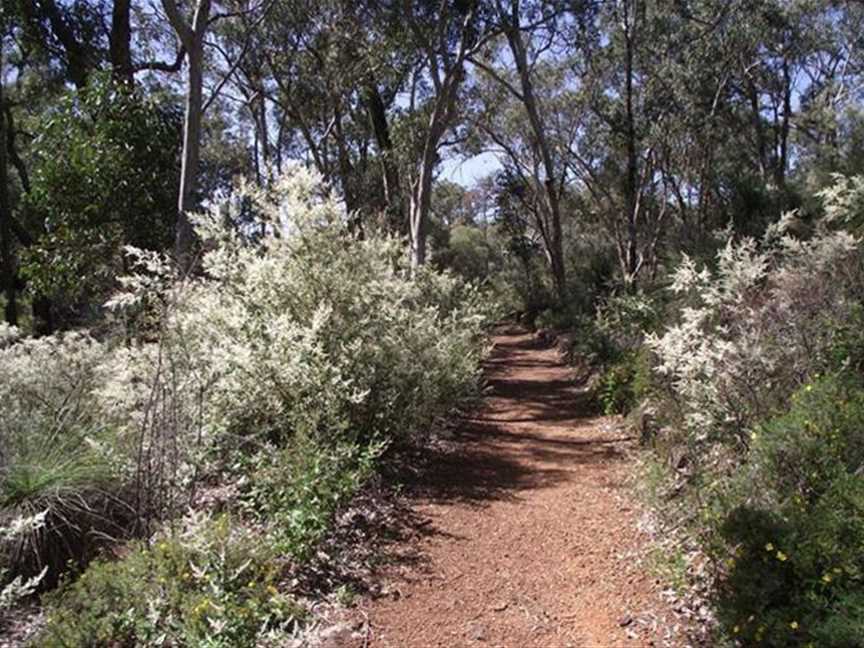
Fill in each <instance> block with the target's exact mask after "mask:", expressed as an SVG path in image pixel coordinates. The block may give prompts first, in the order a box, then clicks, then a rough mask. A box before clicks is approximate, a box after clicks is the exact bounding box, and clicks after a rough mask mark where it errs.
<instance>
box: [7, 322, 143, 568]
mask: <svg viewBox="0 0 864 648" xmlns="http://www.w3.org/2000/svg"><path fill="white" fill-rule="evenodd" d="M7 339H8V340H10V341H11V340H12V339H14V335H13V333H12V332H11V331H10V332H8V333H7ZM0 344H2V343H0ZM105 355H106V348H105V346H104V345H103V344H101V343H99V342H97V341H95V340H93V339H92V338H90V337H89V336H87V335H84V334H79V333H68V334H65V335H62V336H56V337H45V338H40V339H22V340H19V341H17V342H14V343H9V344H7V346H6V347H5V348H3V347H2V346H0V403H2V407H3V411H2V416H0V525H2V524H4V523H6V522H9V521H10V520H12V519H16V518H20V517H24V518H29V517H32V516H35V515H41V518H42V524H40V525H39V526H38V527H34V528H32V529H31V530H30V531H29V532H27V533H20V534H16V535H15V536H14V537H12V538H3V539H2V541H0V568H2V569H6V570H8V571H9V573H10V574H12V575H21V576H24V577H32V576H34V575H36V574H38V573H40V572H42V571H43V569H44V568H46V567H48V568H49V572H48V574H47V576H46V578H45V582H46V583H53V582H56V579H57V576H58V574H59V572H60V571H61V570H63V569H65V568H66V567H67V566H68V563H69V562H70V561H71V562H72V563H73V564H75V565H77V566H79V567H80V566H82V565H83V564H85V563H86V561H87V560H88V559H89V558H90V557H92V555H93V554H94V553H95V551H96V550H97V549H98V547H99V546H100V545H101V544H104V541H105V538H106V537H108V536H110V535H118V534H121V533H122V528H123V524H124V518H128V516H129V512H128V509H127V508H126V506H125V505H124V504H123V502H122V501H121V499H119V498H118V497H117V492H116V491H115V490H114V489H113V487H112V484H113V483H114V476H115V474H116V471H117V469H118V467H117V466H114V465H112V463H111V462H110V461H109V460H108V457H106V456H105V454H104V453H103V452H102V451H101V445H100V444H101V443H102V442H103V441H105V440H108V439H110V438H111V435H112V430H111V429H109V428H106V426H105V425H104V422H103V421H101V420H100V417H99V414H98V410H97V409H96V407H95V399H94V396H93V390H94V388H95V386H96V385H97V383H98V366H99V363H101V362H102V361H103V360H104V358H105ZM112 491H113V492H112Z"/></svg>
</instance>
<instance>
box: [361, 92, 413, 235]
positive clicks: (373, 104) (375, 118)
mask: <svg viewBox="0 0 864 648" xmlns="http://www.w3.org/2000/svg"><path fill="white" fill-rule="evenodd" d="M364 91H365V92H364V94H365V95H366V110H367V111H368V113H369V121H370V123H371V124H372V132H373V133H374V134H375V143H376V144H377V146H378V153H379V155H380V156H381V175H382V181H383V184H384V202H385V204H386V205H387V215H388V217H389V218H388V221H389V225H390V229H391V231H393V232H396V233H405V231H406V227H405V217H404V205H403V203H402V191H401V187H400V185H399V169H398V167H397V166H396V164H395V161H394V159H393V157H394V155H395V153H394V151H393V141H392V140H391V139H390V127H389V124H388V122H387V109H386V107H385V105H384V101H383V99H382V98H381V93H380V92H379V91H378V86H377V85H376V84H375V82H374V81H373V80H371V79H370V80H369V81H368V82H367V83H366V86H365V88H364Z"/></svg>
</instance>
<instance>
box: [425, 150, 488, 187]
mask: <svg viewBox="0 0 864 648" xmlns="http://www.w3.org/2000/svg"><path fill="white" fill-rule="evenodd" d="M500 168H501V163H500V162H499V161H498V156H497V155H495V154H494V153H492V152H491V151H485V152H483V153H480V154H479V155H474V156H472V157H470V158H462V157H458V156H454V157H449V158H445V159H444V160H442V162H441V174H440V175H439V178H444V179H446V180H450V181H451V182H456V183H459V184H460V185H462V186H463V187H471V186H473V185H474V183H476V182H477V180H479V179H480V178H482V177H484V176H487V175H489V174H490V173H494V172H495V171H498V170H499V169H500Z"/></svg>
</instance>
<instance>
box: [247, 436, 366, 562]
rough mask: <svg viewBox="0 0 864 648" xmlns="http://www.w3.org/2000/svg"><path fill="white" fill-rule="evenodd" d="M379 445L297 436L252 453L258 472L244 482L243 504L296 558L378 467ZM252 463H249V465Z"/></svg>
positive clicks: (321, 534)
mask: <svg viewBox="0 0 864 648" xmlns="http://www.w3.org/2000/svg"><path fill="white" fill-rule="evenodd" d="M380 450H381V447H380V446H379V445H377V444H372V445H370V446H368V447H358V446H354V445H345V444H342V445H337V446H335V447H321V446H319V445H317V444H316V443H315V442H313V441H312V440H310V439H306V438H295V439H294V440H293V441H292V442H291V443H290V444H289V445H288V446H287V447H285V448H282V449H276V448H272V449H269V450H265V451H264V452H262V453H260V454H259V455H257V456H256V457H255V458H253V461H252V462H251V463H253V464H254V468H255V469H254V472H252V474H251V475H250V477H249V479H248V481H247V483H246V484H244V486H243V493H242V495H241V507H242V508H243V510H245V511H246V513H247V515H249V516H250V517H253V518H255V519H257V520H259V522H261V523H263V524H266V525H268V526H269V528H270V533H269V535H268V542H270V543H271V544H272V545H273V547H274V549H275V550H276V551H278V552H279V553H280V554H287V555H291V556H293V557H294V558H296V559H298V560H304V559H306V558H308V557H309V555H310V552H311V551H312V550H313V549H314V548H315V546H316V545H317V543H318V542H319V541H320V540H321V539H322V538H323V537H324V535H325V534H326V533H327V531H328V530H329V528H330V523H331V520H332V518H333V515H334V514H335V513H336V511H337V510H338V508H339V507H340V506H341V505H343V504H344V503H345V502H346V501H347V500H348V499H349V498H350V497H351V496H352V495H354V494H355V493H356V492H357V490H358V489H359V488H360V487H361V486H362V485H363V484H364V483H365V482H366V480H367V479H368V478H369V477H370V476H371V475H372V474H373V472H374V470H375V467H376V465H375V462H376V459H377V457H378V456H379V454H380ZM247 467H248V466H247Z"/></svg>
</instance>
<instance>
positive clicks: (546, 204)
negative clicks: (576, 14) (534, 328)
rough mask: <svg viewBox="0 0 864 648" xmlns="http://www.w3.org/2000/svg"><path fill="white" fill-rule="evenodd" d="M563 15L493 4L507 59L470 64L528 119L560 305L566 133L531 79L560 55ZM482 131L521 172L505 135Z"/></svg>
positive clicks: (478, 57) (542, 226) (542, 228)
mask: <svg viewBox="0 0 864 648" xmlns="http://www.w3.org/2000/svg"><path fill="white" fill-rule="evenodd" d="M562 13H563V12H562V10H561V9H560V8H559V7H558V6H557V4H556V3H550V2H544V1H539V2H530V1H529V2H520V0H509V1H505V0H496V2H495V11H494V19H495V23H496V26H497V27H498V29H500V31H501V34H502V35H503V41H504V48H505V50H506V54H504V55H502V54H501V53H500V52H498V54H497V56H495V57H494V59H495V60H490V53H492V52H494V50H491V52H487V53H479V54H475V55H472V56H471V57H470V61H471V63H473V64H474V66H475V67H476V68H477V69H478V70H480V71H481V73H482V74H485V75H487V76H488V77H489V78H491V79H493V80H494V81H495V82H497V83H498V84H500V86H501V88H502V89H503V90H505V91H506V93H507V94H508V95H510V97H511V98H512V99H515V100H516V102H518V104H519V105H520V106H521V107H522V110H524V114H525V117H526V118H527V124H526V126H527V132H528V133H530V145H529V146H528V149H529V151H530V153H531V154H532V155H533V156H534V157H535V158H536V163H535V164H533V165H532V167H533V168H532V172H531V176H532V179H533V181H534V183H535V184H536V187H535V191H536V195H537V197H538V198H539V200H538V201H537V202H536V203H535V205H534V207H536V210H537V212H538V213H536V224H537V226H538V230H539V232H540V233H541V235H542V238H543V242H544V245H545V248H546V251H547V255H548V259H549V264H550V268H551V274H552V278H553V281H554V284H555V290H556V293H557V295H558V298H559V299H560V300H563V299H564V298H565V295H566V284H567V281H566V271H565V263H564V247H563V229H562V224H561V220H562V214H561V202H562V201H561V197H562V194H563V192H564V190H565V185H566V182H567V179H568V178H567V176H568V173H567V166H566V164H565V162H564V160H563V159H562V155H561V145H562V144H564V145H565V148H566V142H567V134H566V133H562V132H558V133H555V132H553V129H552V127H551V126H550V122H554V121H556V120H557V117H559V116H560V115H561V114H562V113H561V112H558V111H556V108H558V107H553V106H551V105H550V106H548V107H547V106H546V105H544V102H543V97H541V96H540V94H539V93H538V92H537V91H536V90H535V85H536V80H535V77H536V76H537V75H538V74H539V73H540V72H541V71H543V70H546V71H547V72H548V71H549V70H550V68H551V69H554V68H555V65H556V64H555V63H554V59H555V58H557V54H559V53H560V51H561V50H560V47H561V44H560V37H561V34H560V30H559V24H558V23H559V18H560V15H561V14H562ZM484 54H485V55H484ZM508 63H509V65H508ZM571 82H572V79H568V78H566V77H564V76H560V75H558V76H557V78H556V79H555V81H554V82H553V83H554V84H557V85H558V86H559V87H560V88H561V90H562V91H563V92H564V93H566V92H568V90H569V88H570V87H571V85H570V84H571ZM558 94H559V96H560V93H558ZM481 128H484V129H485V130H487V131H488V132H489V135H490V136H491V138H492V139H493V140H495V142H496V144H497V145H498V146H499V147H500V148H502V149H503V150H504V151H505V153H507V154H508V157H509V158H510V161H511V163H513V164H514V168H515V169H522V168H523V160H520V159H519V158H520V156H519V155H518V154H516V152H515V151H514V147H513V146H508V145H507V144H505V143H504V141H503V139H504V137H505V135H504V133H502V132H501V131H499V132H497V133H496V132H493V131H490V130H489V129H487V128H486V125H485V124H484V125H482V126H481Z"/></svg>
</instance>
